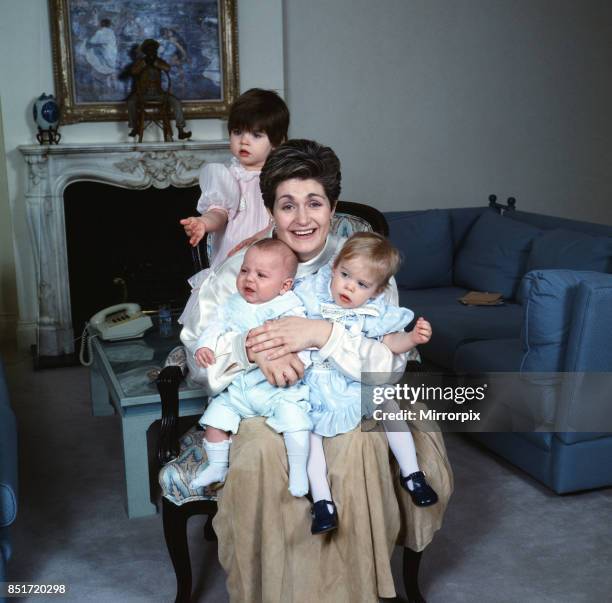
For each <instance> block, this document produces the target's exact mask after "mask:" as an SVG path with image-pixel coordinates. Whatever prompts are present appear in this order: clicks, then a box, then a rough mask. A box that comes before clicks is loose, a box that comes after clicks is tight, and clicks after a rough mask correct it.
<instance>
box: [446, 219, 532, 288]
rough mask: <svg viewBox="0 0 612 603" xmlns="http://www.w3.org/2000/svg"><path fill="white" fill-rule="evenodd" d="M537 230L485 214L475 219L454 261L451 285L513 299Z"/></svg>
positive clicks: (520, 223)
mask: <svg viewBox="0 0 612 603" xmlns="http://www.w3.org/2000/svg"><path fill="white" fill-rule="evenodd" d="M540 232H541V231H540V229H539V228H536V227H535V226H531V225H530V224H524V223H522V222H516V221H514V220H508V219H506V218H504V217H503V216H500V215H499V214H497V213H495V212H493V211H486V212H484V213H483V214H482V216H480V218H478V220H477V221H476V223H475V224H474V226H472V228H471V229H470V231H469V232H468V235H467V237H466V239H465V241H464V243H463V245H462V246H461V248H460V249H459V252H458V253H457V256H456V259H455V266H454V280H455V283H456V284H458V285H461V286H463V287H467V288H469V289H473V290H476V291H491V292H495V293H501V294H502V296H503V297H504V298H505V299H513V298H514V295H515V292H516V289H517V286H518V284H519V282H520V279H521V277H522V275H523V274H524V272H525V263H526V261H527V256H528V254H529V250H530V248H531V242H532V240H533V239H534V238H535V237H536V235H538V234H539V233H540Z"/></svg>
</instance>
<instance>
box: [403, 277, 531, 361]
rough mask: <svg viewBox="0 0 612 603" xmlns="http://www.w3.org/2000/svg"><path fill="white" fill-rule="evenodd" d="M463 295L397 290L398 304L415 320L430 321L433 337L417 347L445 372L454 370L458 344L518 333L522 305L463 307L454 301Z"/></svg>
mask: <svg viewBox="0 0 612 603" xmlns="http://www.w3.org/2000/svg"><path fill="white" fill-rule="evenodd" d="M465 292H466V290H465V289H460V288H458V287H441V288H437V289H422V290H417V291H407V290H403V289H400V291H399V294H400V305H402V306H405V307H407V308H410V309H411V310H412V311H413V312H414V314H415V317H419V316H424V317H425V318H426V319H427V320H429V322H431V325H432V328H433V336H432V338H431V340H430V341H429V343H427V344H426V345H424V346H420V347H419V350H420V352H421V354H422V355H423V357H424V358H426V359H427V360H429V361H431V362H433V363H435V364H437V365H439V366H441V367H442V368H445V369H448V370H452V369H453V363H454V356H455V352H456V351H457V348H458V347H459V346H460V345H461V344H463V343H465V342H469V341H479V340H487V339H503V338H517V337H518V336H519V334H520V330H521V320H522V309H521V306H519V305H518V304H512V303H507V304H504V305H503V306H464V305H463V304H461V303H459V302H458V301H457V298H459V297H461V296H462V295H463V294H465Z"/></svg>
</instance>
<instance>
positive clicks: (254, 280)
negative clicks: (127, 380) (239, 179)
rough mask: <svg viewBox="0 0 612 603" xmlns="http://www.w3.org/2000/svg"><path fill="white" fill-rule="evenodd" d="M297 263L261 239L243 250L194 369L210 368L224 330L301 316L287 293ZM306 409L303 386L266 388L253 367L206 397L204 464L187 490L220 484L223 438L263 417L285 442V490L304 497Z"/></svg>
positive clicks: (225, 455)
mask: <svg viewBox="0 0 612 603" xmlns="http://www.w3.org/2000/svg"><path fill="white" fill-rule="evenodd" d="M297 264H298V260H297V257H296V255H295V254H294V253H293V251H292V250H291V249H290V248H289V246H288V245H286V244H285V243H283V242H282V241H279V240H276V239H263V240H260V241H258V242H257V243H255V244H254V245H252V246H251V247H250V248H249V250H248V251H247V253H246V254H245V256H244V260H243V263H242V266H241V268H240V272H239V273H238V277H237V279H236V288H237V289H238V292H237V293H235V294H233V295H232V296H230V297H229V298H228V300H227V302H226V303H225V304H223V305H222V306H221V307H220V308H219V310H218V313H217V317H216V320H215V322H214V323H213V324H212V325H210V326H208V327H207V328H206V329H205V330H204V331H203V333H202V335H201V336H200V338H199V340H198V346H197V350H196V353H195V359H196V362H197V363H198V364H199V365H200V366H202V367H204V368H208V367H209V366H210V365H211V364H214V362H215V352H214V350H215V346H216V342H217V340H218V339H219V337H220V336H221V335H223V334H224V333H226V332H228V331H234V332H239V333H246V332H247V331H249V330H250V329H253V328H255V327H258V326H260V325H262V324H263V323H264V322H265V321H266V320H272V319H275V318H279V317H280V316H302V317H304V316H305V311H304V306H303V305H302V302H301V300H300V299H299V298H298V297H297V295H295V293H293V291H291V286H292V285H293V278H294V277H295V273H296V270H297ZM299 356H300V359H301V360H302V362H303V363H304V365H305V366H308V365H309V364H310V354H309V353H308V352H302V353H300V354H299ZM309 410H310V404H309V403H308V387H307V386H306V385H304V383H303V382H298V383H297V384H295V385H293V386H291V387H286V388H279V387H276V386H274V385H271V384H270V383H268V381H267V379H266V377H265V376H264V374H263V373H262V371H261V370H260V369H259V368H257V369H255V370H252V371H250V372H248V373H241V374H240V375H238V376H237V377H236V378H235V379H234V381H233V382H232V383H231V384H230V385H229V387H228V388H227V389H226V390H224V391H223V392H221V393H220V394H218V395H216V396H214V397H213V398H212V400H211V402H210V403H209V405H208V407H207V408H206V411H205V412H204V414H203V415H202V417H201V418H200V424H201V425H202V426H204V427H205V428H206V433H205V437H204V440H203V442H204V450H205V451H206V455H207V457H208V464H207V465H206V466H205V468H204V470H203V471H202V472H201V473H199V474H198V476H197V477H196V478H195V479H194V480H192V482H191V483H190V484H189V487H190V488H193V489H195V488H200V487H203V486H208V485H209V484H212V483H217V482H221V483H222V482H224V481H225V477H226V475H227V471H228V467H229V449H230V445H231V439H230V435H229V434H230V433H237V432H238V428H239V425H240V421H241V420H242V419H245V418H249V417H267V420H266V423H267V424H268V425H269V426H270V427H271V428H272V429H274V430H275V431H277V432H278V433H282V434H283V437H284V440H285V446H286V448H287V455H288V459H289V491H290V492H291V494H293V495H294V496H304V495H305V494H306V493H307V492H308V475H307V472H306V462H307V458H308V444H309V431H310V429H311V428H312V421H311V419H310V417H309V415H308V411H309Z"/></svg>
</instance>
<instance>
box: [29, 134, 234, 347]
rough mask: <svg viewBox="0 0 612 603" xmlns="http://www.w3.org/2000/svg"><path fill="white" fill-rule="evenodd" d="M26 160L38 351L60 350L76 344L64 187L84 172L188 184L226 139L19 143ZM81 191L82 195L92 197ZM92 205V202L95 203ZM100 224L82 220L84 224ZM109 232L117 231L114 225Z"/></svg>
mask: <svg viewBox="0 0 612 603" xmlns="http://www.w3.org/2000/svg"><path fill="white" fill-rule="evenodd" d="M19 151H20V152H21V153H22V155H23V157H24V159H25V161H26V164H27V170H26V182H25V204H26V215H27V221H28V228H29V232H30V240H31V245H32V254H33V257H34V261H35V265H36V271H35V272H36V273H35V274H32V275H21V278H22V279H23V280H24V281H25V282H27V280H28V279H33V280H34V282H33V283H31V285H32V287H31V290H33V291H37V292H38V318H37V320H36V329H37V335H38V336H37V341H38V353H39V355H41V356H59V355H62V354H70V353H72V352H73V351H74V334H73V329H72V318H71V308H70V287H69V280H68V255H67V247H66V230H65V224H64V190H65V188H66V187H67V186H68V185H69V184H71V183H72V182H77V181H81V180H85V181H93V182H101V183H104V184H112V185H115V186H120V187H123V188H128V189H146V188H149V187H151V186H154V187H156V188H166V187H168V186H176V187H187V186H193V185H194V184H197V182H198V175H199V172H200V169H201V167H202V165H203V164H204V163H205V162H226V161H228V160H229V158H230V154H229V145H228V142H227V141H224V140H219V141H209V142H176V143H141V144H82V145H80V144H64V145H55V146H46V145H45V146H41V145H24V146H20V147H19ZM87 202H88V200H87V199H83V203H87ZM92 209H94V208H92ZM92 227H95V224H93V225H92V224H88V225H84V228H92ZM109 235H110V236H109V240H110V239H112V233H109Z"/></svg>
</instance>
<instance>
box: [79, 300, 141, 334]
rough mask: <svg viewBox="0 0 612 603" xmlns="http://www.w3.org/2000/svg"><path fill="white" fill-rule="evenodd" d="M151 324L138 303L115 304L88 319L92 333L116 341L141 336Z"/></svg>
mask: <svg viewBox="0 0 612 603" xmlns="http://www.w3.org/2000/svg"><path fill="white" fill-rule="evenodd" d="M152 326H153V322H152V321H151V319H150V318H149V317H148V316H147V315H146V314H143V313H142V310H141V309H140V306H139V305H138V304H117V305H116V306H110V307H109V308H105V309H104V310H101V311H100V312H98V313H97V314H94V315H93V316H92V317H91V318H90V320H89V328H90V329H91V331H92V334H97V335H98V336H99V337H100V338H101V339H105V340H108V341H118V340H121V339H135V338H137V337H142V336H143V335H144V334H145V331H146V330H147V329H150V328H151V327H152Z"/></svg>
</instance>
